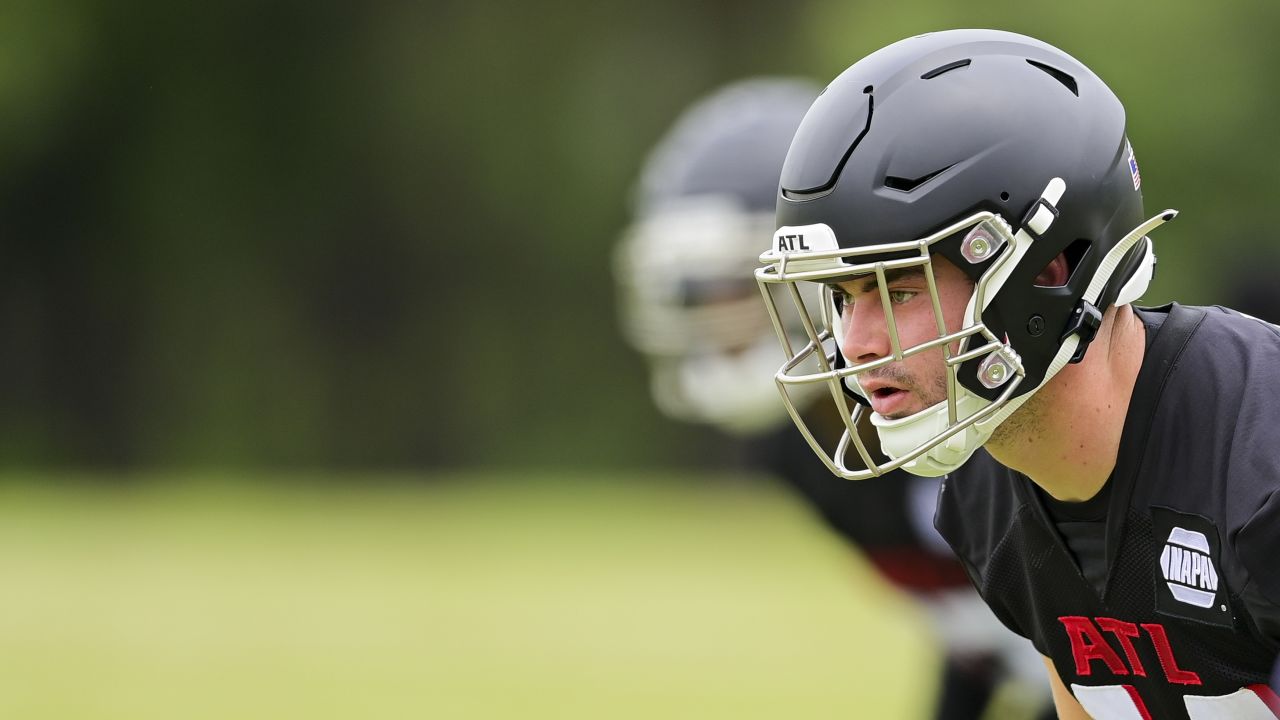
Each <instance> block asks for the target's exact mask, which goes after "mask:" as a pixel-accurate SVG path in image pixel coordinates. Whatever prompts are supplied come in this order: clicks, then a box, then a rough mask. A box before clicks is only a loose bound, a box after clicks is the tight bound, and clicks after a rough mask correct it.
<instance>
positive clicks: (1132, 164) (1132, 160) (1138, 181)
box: [1125, 140, 1142, 190]
mask: <svg viewBox="0 0 1280 720" xmlns="http://www.w3.org/2000/svg"><path fill="white" fill-rule="evenodd" d="M1125 147H1126V148H1127V149H1128V150H1129V174H1130V175H1132V176H1133V189H1134V190H1137V189H1138V188H1140V187H1142V174H1141V173H1139V172H1138V158H1136V157H1134V156H1133V145H1130V144H1129V142H1128V141H1127V140H1126V141H1125Z"/></svg>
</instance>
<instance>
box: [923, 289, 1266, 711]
mask: <svg viewBox="0 0 1280 720" xmlns="http://www.w3.org/2000/svg"><path fill="white" fill-rule="evenodd" d="M1139 317H1141V318H1142V320H1143V322H1144V323H1145V324H1146V325H1147V332H1148V334H1149V336H1150V335H1152V334H1154V339H1153V340H1152V341H1151V342H1150V344H1149V347H1148V350H1147V355H1146V356H1145V358H1144V360H1143V366H1142V369H1141V371H1140V372H1139V375H1138V379H1137V383H1136V385H1135V387H1134V391H1133V396H1132V399H1131V401H1130V405H1129V412H1128V416H1127V417H1126V418H1125V424H1124V430H1123V435H1122V438H1121V443H1120V450H1119V454H1118V457H1117V460H1116V467H1115V470H1114V471H1113V473H1112V475H1111V478H1110V480H1109V481H1108V485H1109V492H1110V497H1109V500H1108V503H1109V504H1108V509H1107V513H1106V518H1105V521H1104V524H1105V562H1106V567H1105V577H1104V579H1103V582H1102V583H1101V586H1100V587H1099V586H1097V584H1095V583H1090V582H1089V581H1088V580H1086V578H1085V576H1084V573H1082V571H1081V568H1080V566H1079V565H1078V564H1077V562H1076V560H1075V557H1074V556H1073V555H1072V553H1071V551H1069V550H1068V548H1067V544H1066V542H1064V538H1063V534H1062V533H1061V532H1059V530H1058V526H1057V525H1056V524H1055V523H1054V520H1053V518H1052V517H1051V516H1050V515H1049V513H1047V512H1046V509H1045V505H1044V502H1043V500H1042V499H1041V498H1040V497H1039V495H1038V494H1037V493H1036V492H1035V489H1034V487H1033V485H1032V484H1031V482H1030V480H1029V479H1027V478H1026V477H1025V476H1023V475H1020V474H1018V473H1016V472H1014V471H1012V470H1009V469H1008V468H1005V467H1003V466H1002V465H1000V464H999V463H997V462H996V461H995V460H994V459H992V458H991V456H990V455H988V454H987V453H986V452H984V451H981V450H980V451H979V452H978V453H976V454H975V455H974V457H973V458H972V459H971V460H970V461H969V462H968V463H966V464H965V466H964V467H962V468H960V469H959V470H957V471H956V472H955V473H953V474H952V475H951V476H950V477H948V478H947V480H946V481H945V482H944V484H943V489H942V492H941V494H940V497H939V506H938V515H937V518H936V523H937V526H938V529H939V531H940V532H941V533H942V535H943V536H944V537H945V538H947V541H948V542H949V543H950V544H951V546H952V547H953V548H954V549H955V551H956V553H957V555H958V556H959V557H960V559H961V561H962V563H963V564H964V565H965V568H966V570H967V571H968V573H969V575H970V578H971V579H972V580H973V582H974V584H975V585H976V586H977V587H978V590H979V592H980V593H981V594H982V596H983V598H984V599H985V600H986V602H987V604H988V605H990V606H991V608H992V610H993V611H994V612H995V614H996V615H997V616H998V617H999V618H1000V619H1001V621H1002V622H1004V623H1005V624H1006V625H1008V626H1009V627H1010V628H1012V629H1013V630H1014V631H1015V632H1017V633H1019V634H1020V635H1023V636H1024V637H1027V638H1029V639H1030V640H1031V641H1032V643H1034V645H1035V646H1036V648H1037V649H1038V650H1039V651H1040V652H1041V653H1042V654H1044V655H1046V656H1048V657H1049V658H1051V659H1052V661H1053V664H1054V666H1055V668H1056V669H1057V671H1058V674H1059V675H1060V676H1061V678H1062V680H1063V682H1064V684H1065V685H1066V686H1067V687H1068V688H1070V689H1071V691H1072V693H1073V694H1074V695H1075V696H1076V698H1077V699H1078V700H1079V701H1080V702H1081V704H1082V705H1083V706H1084V707H1085V709H1086V710H1087V711H1088V712H1089V713H1090V714H1091V715H1092V716H1093V717H1094V718H1095V719H1096V720H1112V719H1125V720H1129V719H1143V718H1145V719H1148V720H1150V719H1151V718H1179V719H1183V720H1201V719H1203V718H1242V719H1247V718H1275V717H1280V699H1277V697H1276V695H1275V693H1274V692H1272V691H1271V690H1269V689H1268V688H1267V687H1266V685H1267V682H1268V675H1269V673H1270V669H1271V667H1272V664H1273V662H1274V661H1275V658H1276V655H1277V652H1280V330H1278V329H1277V328H1276V327H1275V326H1272V325H1268V324H1266V323H1263V322H1261V321H1258V320H1254V319H1253V318H1249V317H1247V316H1243V315H1240V314H1238V313H1234V312H1231V311H1229V310H1225V309H1223V308H1190V307H1181V306H1177V305H1172V306H1166V307H1163V308H1157V309H1153V310H1140V311H1139ZM1095 577H1096V576H1095Z"/></svg>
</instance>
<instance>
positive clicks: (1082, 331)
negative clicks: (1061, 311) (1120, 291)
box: [1060, 299, 1102, 363]
mask: <svg viewBox="0 0 1280 720" xmlns="http://www.w3.org/2000/svg"><path fill="white" fill-rule="evenodd" d="M1100 327H1102V311H1100V310H1098V308H1096V307H1094V305H1093V303H1091V302H1089V301H1088V300H1083V299H1082V300H1081V301H1080V302H1079V303H1078V304H1077V305H1076V309H1075V310H1074V311H1073V312H1072V313H1071V320H1070V321H1069V322H1068V323H1067V331H1066V332H1064V333H1062V340H1061V341H1060V342H1066V340H1067V338H1069V337H1071V336H1072V335H1078V336H1079V337H1080V344H1079V345H1077V346H1076V351H1075V354H1073V355H1072V356H1071V362H1072V363H1078V362H1080V361H1081V360H1083V359H1084V353H1085V351H1086V350H1088V349H1089V343H1091V342H1093V338H1094V336H1096V335H1097V334H1098V328H1100Z"/></svg>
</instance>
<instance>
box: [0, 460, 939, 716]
mask: <svg viewBox="0 0 1280 720" xmlns="http://www.w3.org/2000/svg"><path fill="white" fill-rule="evenodd" d="M271 479H273V480H275V479H278V478H271ZM82 480H87V478H82V479H67V478H59V479H51V478H44V477H12V476H11V477H8V478H6V482H4V484H3V485H0V567H3V568H5V580H6V582H5V592H4V593H3V594H2V595H0V637H3V638H4V642H5V649H6V652H5V653H4V654H3V657H2V659H0V678H3V680H0V685H2V687H0V717H21V718H58V719H59V720H65V719H67V718H90V717H92V718H103V719H105V718H129V719H130V720H145V719H146V718H174V717H181V718H187V719H194V718H229V717H235V718H286V717H287V718H352V717H378V718H399V717H404V718H409V717H413V718H426V717H431V718H508V717H520V718H601V717H608V718H645V719H646V720H647V719H649V718H655V717H697V718H735V720H741V719H743V718H778V717H801V718H808V717H813V718H817V717H858V718H862V717H867V718H871V717H875V718H903V717H912V716H914V715H915V714H917V713H918V712H920V711H921V710H922V709H923V708H924V707H925V706H926V704H927V703H928V702H929V700H930V698H931V696H932V693H933V688H932V687H927V686H924V687H922V686H920V683H921V682H922V681H923V682H926V683H927V682H930V681H929V680H925V679H926V678H933V677H934V676H935V673H934V671H933V668H932V666H931V665H932V663H933V662H934V659H933V657H932V655H931V649H930V648H929V646H928V645H927V644H926V643H927V641H926V640H925V636H924V634H923V633H922V632H921V631H920V629H919V628H918V623H919V622H921V621H922V619H921V618H919V617H917V616H916V615H915V614H914V612H913V610H912V608H911V607H909V606H908V605H907V604H906V603H903V602H901V601H899V600H897V599H896V597H895V596H893V595H892V594H890V593H889V592H888V591H886V590H885V589H884V588H883V587H882V586H881V585H880V584H879V582H878V581H877V580H876V579H875V578H874V577H873V576H871V575H870V574H869V573H868V572H867V571H866V570H865V568H863V567H862V565H861V563H860V562H859V561H858V560H857V558H856V557H853V556H851V555H850V554H849V552H848V551H847V550H845V549H844V547H843V546H841V545H840V544H839V543H838V542H837V541H835V540H834V539H832V538H829V537H827V536H826V535H825V534H824V533H823V532H822V531H821V530H820V529H819V527H818V525H817V523H815V522H814V521H813V520H812V519H811V518H809V517H808V516H807V515H806V514H805V512H804V511H803V510H802V509H801V508H799V507H798V506H797V505H795V504H794V503H793V502H792V501H791V500H790V498H789V497H787V496H784V495H782V494H781V492H780V491H776V490H774V489H773V488H772V487H770V486H767V485H765V484H763V483H728V482H708V481H707V480H705V479H701V478H698V479H696V480H698V481H697V482H690V478H687V477H684V478H675V477H669V478H668V477H653V476H643V477H642V476H631V477H610V478H604V479H602V478H597V477H580V478H573V479H565V478H555V479H553V478H528V477H524V478H494V477H491V476H484V477H480V476H472V475H457V476H453V477H448V478H439V480H441V481H440V482H432V483H430V484H422V483H420V482H415V481H417V480H420V478H402V479H397V478H388V477H385V476H383V477H368V478H360V477H338V478H333V477H326V478H319V479H317V478H300V477H295V478H284V479H283V480H284V481H283V482H278V483H273V484H272V486H271V487H270V489H264V487H263V484H262V483H259V482H253V483H249V482H246V481H242V480H238V479H227V478H209V477H204V478H190V477H182V478H172V477H161V476H154V477H148V478H141V479H138V480H137V481H135V482H130V483H95V482H83V481H82ZM254 480H255V481H257V480H261V478H254ZM399 480H403V482H400V481H399Z"/></svg>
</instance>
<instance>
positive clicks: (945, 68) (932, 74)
mask: <svg viewBox="0 0 1280 720" xmlns="http://www.w3.org/2000/svg"><path fill="white" fill-rule="evenodd" d="M971 62H973V61H972V60H970V59H969V58H965V59H964V60H957V61H955V62H951V63H947V64H946V65H939V66H938V67H936V68H934V69H932V70H930V71H929V72H927V73H925V74H923V75H921V76H920V79H921V80H932V79H934V78H936V77H938V76H939V75H941V74H942V73H944V72H950V71H952V70H959V69H960V68H962V67H968V66H969V63H971Z"/></svg>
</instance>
